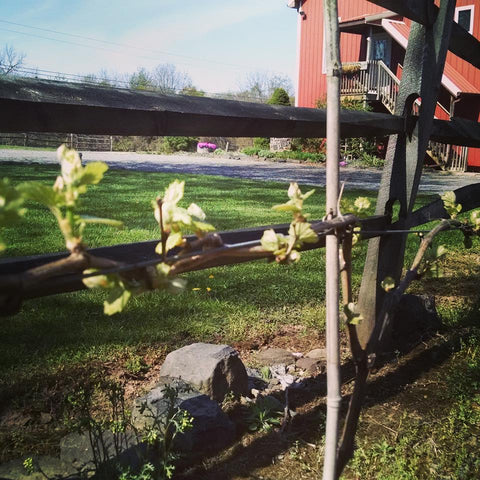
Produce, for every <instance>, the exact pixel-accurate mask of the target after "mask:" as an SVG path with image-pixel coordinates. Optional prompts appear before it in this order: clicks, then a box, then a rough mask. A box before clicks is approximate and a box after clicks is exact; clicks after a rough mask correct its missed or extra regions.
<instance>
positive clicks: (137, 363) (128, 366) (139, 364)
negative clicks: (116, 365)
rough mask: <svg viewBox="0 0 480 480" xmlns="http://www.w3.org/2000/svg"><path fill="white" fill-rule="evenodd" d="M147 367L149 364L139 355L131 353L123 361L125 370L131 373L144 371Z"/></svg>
mask: <svg viewBox="0 0 480 480" xmlns="http://www.w3.org/2000/svg"><path fill="white" fill-rule="evenodd" d="M149 368H150V366H149V365H148V364H147V363H146V362H145V360H144V359H143V358H142V357H141V356H140V355H136V354H131V355H130V356H129V357H128V359H127V361H126V362H125V370H127V372H128V373H131V374H132V375H139V374H142V373H145V372H147V371H148V370H149Z"/></svg>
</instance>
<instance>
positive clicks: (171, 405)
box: [140, 384, 193, 479]
mask: <svg viewBox="0 0 480 480" xmlns="http://www.w3.org/2000/svg"><path fill="white" fill-rule="evenodd" d="M188 390H189V387H185V386H179V385H173V384H172V385H169V384H166V385H165V386H164V388H163V390H162V392H163V396H164V399H165V400H166V410H165V412H166V413H165V415H163V416H162V417H159V416H157V415H156V413H155V412H154V411H153V410H152V409H151V408H150V407H149V406H148V405H147V404H146V403H144V404H143V405H142V406H141V408H140V413H142V414H143V413H144V412H147V417H149V418H150V420H151V421H150V422H149V424H148V425H146V427H145V429H144V431H143V432H142V439H143V441H144V442H146V444H147V445H149V446H150V447H151V448H152V449H153V452H154V454H155V455H158V457H157V458H158V459H159V461H158V463H159V474H160V475H161V477H160V478H162V479H170V478H172V477H173V474H174V472H175V463H176V461H177V460H178V459H179V458H180V455H179V453H178V452H177V451H176V450H175V443H174V441H175V438H176V437H177V436H178V435H179V434H183V433H185V432H187V431H188V430H190V429H191V428H193V417H192V416H191V415H190V414H189V413H188V412H187V411H186V410H183V409H181V408H180V407H178V405H177V403H178V395H179V393H180V392H182V391H188Z"/></svg>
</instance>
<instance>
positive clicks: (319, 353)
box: [305, 348, 327, 360]
mask: <svg viewBox="0 0 480 480" xmlns="http://www.w3.org/2000/svg"><path fill="white" fill-rule="evenodd" d="M305 357H307V358H314V359H315V360H326V359H327V349H326V348H314V349H313V350H310V351H309V352H308V353H307V354H306V355H305Z"/></svg>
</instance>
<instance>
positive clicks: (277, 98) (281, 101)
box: [267, 88, 292, 107]
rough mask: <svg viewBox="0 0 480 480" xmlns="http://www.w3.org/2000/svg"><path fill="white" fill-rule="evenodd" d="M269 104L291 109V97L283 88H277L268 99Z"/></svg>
mask: <svg viewBox="0 0 480 480" xmlns="http://www.w3.org/2000/svg"><path fill="white" fill-rule="evenodd" d="M267 103H268V104H269V105H284V106H286V107H291V106H292V104H291V103H290V97H289V96H288V93H287V92H286V91H285V89H283V88H276V89H275V90H274V91H273V93H272V96H271V97H270V98H269V99H268V101H267Z"/></svg>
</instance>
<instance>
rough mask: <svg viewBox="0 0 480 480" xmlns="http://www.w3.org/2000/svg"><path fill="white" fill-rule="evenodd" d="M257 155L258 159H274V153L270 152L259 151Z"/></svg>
mask: <svg viewBox="0 0 480 480" xmlns="http://www.w3.org/2000/svg"><path fill="white" fill-rule="evenodd" d="M257 155H258V156H259V157H265V158H274V157H275V152H271V151H270V150H259V151H258V153H257Z"/></svg>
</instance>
